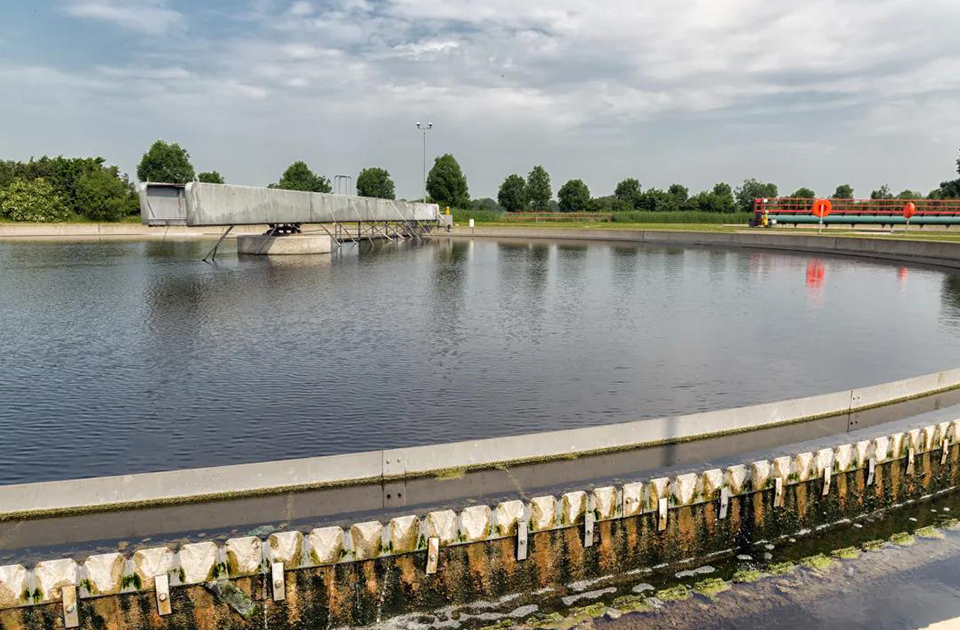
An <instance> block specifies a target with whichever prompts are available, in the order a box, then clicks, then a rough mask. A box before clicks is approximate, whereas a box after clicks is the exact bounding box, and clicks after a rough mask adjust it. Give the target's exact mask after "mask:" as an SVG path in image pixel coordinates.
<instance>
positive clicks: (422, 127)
mask: <svg viewBox="0 0 960 630" xmlns="http://www.w3.org/2000/svg"><path fill="white" fill-rule="evenodd" d="M417 129H419V130H420V131H422V132H423V202H424V203H426V202H427V132H428V131H430V130H431V129H433V123H432V122H428V123H427V124H425V125H421V124H420V123H417Z"/></svg>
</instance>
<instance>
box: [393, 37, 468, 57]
mask: <svg viewBox="0 0 960 630" xmlns="http://www.w3.org/2000/svg"><path fill="white" fill-rule="evenodd" d="M459 45H460V44H459V43H458V42H455V41H453V40H444V41H437V40H427V41H420V42H410V43H407V44H400V45H399V46H394V50H396V51H397V52H398V53H400V54H401V55H402V56H404V57H412V58H414V59H419V58H421V57H423V56H426V55H436V54H439V53H444V52H449V51H451V50H453V49H455V48H457V47H458V46H459Z"/></svg>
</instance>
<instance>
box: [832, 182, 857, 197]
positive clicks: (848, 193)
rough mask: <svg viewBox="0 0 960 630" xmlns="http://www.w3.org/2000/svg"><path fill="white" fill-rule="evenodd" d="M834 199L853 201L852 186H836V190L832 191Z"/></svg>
mask: <svg viewBox="0 0 960 630" xmlns="http://www.w3.org/2000/svg"><path fill="white" fill-rule="evenodd" d="M833 198H834V199H853V186H851V185H850V184H840V185H839V186H837V189H836V190H835V191H833Z"/></svg>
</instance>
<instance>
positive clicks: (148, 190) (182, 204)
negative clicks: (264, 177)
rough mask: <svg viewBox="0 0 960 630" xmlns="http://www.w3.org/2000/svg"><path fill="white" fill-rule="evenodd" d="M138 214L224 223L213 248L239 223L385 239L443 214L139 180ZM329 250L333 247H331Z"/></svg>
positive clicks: (417, 233)
mask: <svg viewBox="0 0 960 630" xmlns="http://www.w3.org/2000/svg"><path fill="white" fill-rule="evenodd" d="M139 193H140V216H141V219H142V222H143V224H144V225H149V226H168V225H186V226H191V227H209V226H224V227H226V228H227V229H226V230H224V232H223V234H222V235H221V237H220V240H218V241H217V244H216V246H214V248H213V250H211V254H208V256H210V255H214V256H215V255H216V250H217V247H219V245H220V243H221V242H223V239H224V238H226V236H227V235H228V234H229V233H230V231H231V230H232V229H233V228H234V227H235V226H238V225H267V226H269V229H268V230H267V232H266V233H265V235H264V236H268V237H282V236H291V235H301V234H303V231H302V226H303V225H304V224H317V225H319V227H320V230H322V231H323V232H324V233H326V236H328V237H329V238H330V240H331V242H332V243H334V244H336V246H337V247H340V246H341V245H342V244H343V243H344V242H357V241H361V240H372V239H385V240H390V241H393V240H402V239H407V238H414V239H419V238H421V237H423V236H424V235H426V234H427V233H429V232H430V230H431V229H432V228H433V227H434V226H435V225H436V224H437V223H438V222H440V221H441V220H442V219H443V218H445V217H441V215H440V211H439V207H438V206H437V205H436V204H432V203H420V202H415V201H398V200H393V199H376V198H373V197H358V196H355V195H339V194H331V193H315V192H305V191H299V190H281V189H277V188H258V187H253V186H234V185H228V184H205V183H201V182H190V183H188V184H164V183H152V182H150V183H146V184H141V185H140V189H139ZM328 251H329V250H328Z"/></svg>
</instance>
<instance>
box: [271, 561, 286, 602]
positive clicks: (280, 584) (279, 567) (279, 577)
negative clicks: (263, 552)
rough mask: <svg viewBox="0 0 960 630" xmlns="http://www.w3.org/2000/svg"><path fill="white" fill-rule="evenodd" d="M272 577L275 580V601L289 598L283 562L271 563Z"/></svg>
mask: <svg viewBox="0 0 960 630" xmlns="http://www.w3.org/2000/svg"><path fill="white" fill-rule="evenodd" d="M270 577H271V581H272V582H273V601H275V602H282V601H283V600H284V599H286V598H287V589H286V584H285V583H284V579H283V563H282V562H274V563H273V564H272V565H270Z"/></svg>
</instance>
